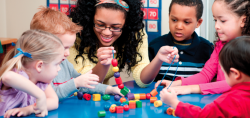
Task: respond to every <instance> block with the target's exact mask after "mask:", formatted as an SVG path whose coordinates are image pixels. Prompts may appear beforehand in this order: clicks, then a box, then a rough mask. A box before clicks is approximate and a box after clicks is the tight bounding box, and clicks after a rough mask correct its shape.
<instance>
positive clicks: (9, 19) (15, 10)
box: [0, 0, 46, 38]
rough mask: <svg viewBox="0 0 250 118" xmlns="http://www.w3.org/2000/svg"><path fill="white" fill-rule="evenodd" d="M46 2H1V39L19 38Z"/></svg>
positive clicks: (43, 0) (1, 0) (33, 0)
mask: <svg viewBox="0 0 250 118" xmlns="http://www.w3.org/2000/svg"><path fill="white" fill-rule="evenodd" d="M41 5H43V6H46V0H0V16H1V19H0V37H8V38H19V37H20V35H21V34H22V33H23V32H24V31H26V30H29V28H30V27H29V26H30V21H31V19H32V17H33V15H34V14H35V13H36V12H37V11H38V7H39V6H41Z"/></svg>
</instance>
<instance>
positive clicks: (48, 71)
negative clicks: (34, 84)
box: [38, 47, 64, 83]
mask: <svg viewBox="0 0 250 118" xmlns="http://www.w3.org/2000/svg"><path fill="white" fill-rule="evenodd" d="M57 52H59V53H60V54H59V55H58V56H57V57H56V58H55V59H54V60H53V61H52V62H50V63H44V64H43V67H42V71H41V76H40V78H41V80H38V81H41V82H44V83H51V81H52V80H53V79H54V78H55V77H56V76H57V75H58V71H60V70H61V68H60V64H61V62H62V59H63V58H64V49H63V47H61V48H59V49H58V50H57Z"/></svg>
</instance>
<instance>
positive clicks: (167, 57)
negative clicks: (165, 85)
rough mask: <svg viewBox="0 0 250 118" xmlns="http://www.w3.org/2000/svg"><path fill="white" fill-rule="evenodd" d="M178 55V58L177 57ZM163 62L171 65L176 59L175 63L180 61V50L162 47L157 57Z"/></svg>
mask: <svg viewBox="0 0 250 118" xmlns="http://www.w3.org/2000/svg"><path fill="white" fill-rule="evenodd" d="M175 55H176V57H175ZM156 56H157V57H158V58H159V59H160V60H161V61H162V62H166V63H169V64H170V63H171V62H172V61H173V59H174V57H175V59H174V62H178V61H179V54H178V49H177V48H176V47H174V48H173V47H171V46H162V47H161V48H160V50H159V51H158V53H157V55H156ZM174 62H173V63H174Z"/></svg>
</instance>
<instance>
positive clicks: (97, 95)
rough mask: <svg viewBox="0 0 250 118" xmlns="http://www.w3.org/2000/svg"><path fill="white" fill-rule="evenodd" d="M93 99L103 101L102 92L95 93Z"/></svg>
mask: <svg viewBox="0 0 250 118" xmlns="http://www.w3.org/2000/svg"><path fill="white" fill-rule="evenodd" d="M93 101H101V94H93Z"/></svg>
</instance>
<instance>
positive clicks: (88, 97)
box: [83, 93, 91, 101]
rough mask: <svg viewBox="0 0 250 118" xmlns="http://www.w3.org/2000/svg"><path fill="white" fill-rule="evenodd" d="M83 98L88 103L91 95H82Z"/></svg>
mask: <svg viewBox="0 0 250 118" xmlns="http://www.w3.org/2000/svg"><path fill="white" fill-rule="evenodd" d="M83 98H84V99H85V100H87V101H89V100H90V99H91V95H90V94H87V93H85V94H84V95H83Z"/></svg>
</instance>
